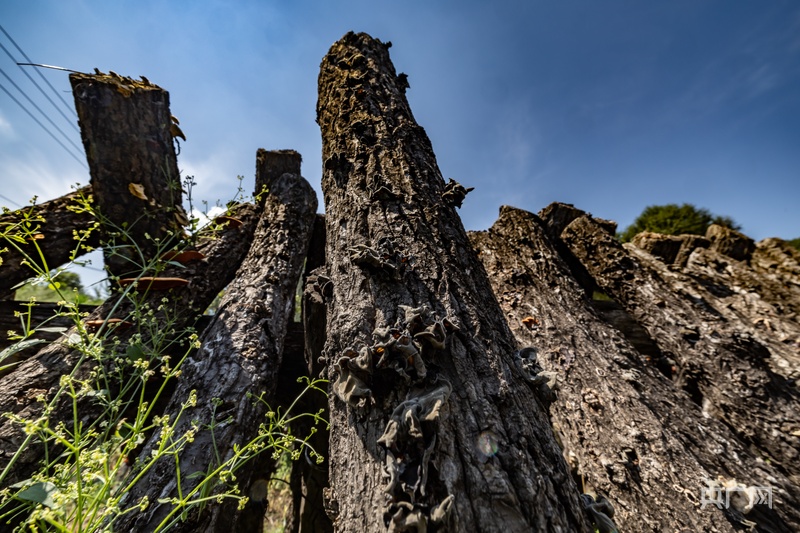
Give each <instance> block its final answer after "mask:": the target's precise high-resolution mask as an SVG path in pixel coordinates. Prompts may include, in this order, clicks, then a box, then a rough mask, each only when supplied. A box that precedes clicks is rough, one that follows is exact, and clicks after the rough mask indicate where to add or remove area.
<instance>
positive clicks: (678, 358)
mask: <svg viewBox="0 0 800 533" xmlns="http://www.w3.org/2000/svg"><path fill="white" fill-rule="evenodd" d="M558 210H560V205H559V204H554V205H552V206H550V207H548V208H546V209H545V210H544V211H543V218H547V217H549V216H550V213H552V212H556V211H558ZM559 235H560V239H561V240H562V241H563V242H564V243H565V244H566V246H567V247H568V248H569V250H570V251H571V253H572V254H574V257H575V258H577V259H578V260H579V261H580V262H581V264H582V265H583V266H584V267H585V268H586V269H587V270H588V271H589V272H590V273H591V274H592V276H594V280H595V281H596V283H597V285H598V286H599V287H600V290H602V291H603V292H604V293H606V294H607V295H609V296H610V297H612V298H613V299H614V300H616V301H617V302H618V303H619V304H620V305H621V306H623V307H624V308H625V310H626V311H627V312H628V314H630V315H631V316H632V317H633V318H634V319H635V320H636V321H637V322H638V323H639V324H640V325H642V326H643V327H644V328H645V329H646V330H647V332H648V334H649V335H650V337H651V338H652V339H653V341H654V342H655V343H656V344H657V345H658V348H659V351H660V355H659V356H658V357H657V358H656V359H654V360H653V364H654V365H655V366H657V367H659V368H660V369H661V370H662V372H663V373H664V374H665V375H666V376H667V377H668V378H670V379H672V380H674V381H675V385H676V386H677V387H679V388H681V389H683V390H684V391H685V392H686V393H687V394H688V395H689V396H690V397H691V398H692V400H693V401H694V403H695V404H696V405H697V406H698V407H700V408H701V409H702V411H703V413H704V414H705V415H706V416H709V417H713V418H716V419H718V420H720V421H722V422H723V423H725V424H726V425H727V426H728V427H729V428H730V429H731V431H732V432H733V434H735V435H736V436H737V438H738V439H739V441H740V442H741V443H742V444H743V445H744V446H745V447H747V448H749V449H750V451H751V453H753V454H755V455H761V456H764V457H766V458H769V459H770V461H771V463H772V465H773V466H777V467H778V468H779V469H780V470H782V471H783V472H784V473H786V474H788V475H789V476H792V478H793V479H794V480H795V482H797V480H798V479H800V477H798V476H800V463H799V462H798V458H799V457H800V455H799V454H800V452H799V451H798V450H800V437H798V436H797V435H793V434H792V433H791V431H792V428H799V427H800V413H799V412H798V411H799V408H800V394H799V393H798V392H797V390H796V389H795V388H794V387H793V386H791V384H790V383H788V382H787V380H786V379H785V378H784V377H783V376H781V375H780V374H778V373H777V372H776V371H775V370H774V369H773V368H771V365H772V362H771V355H772V353H771V352H770V350H769V349H768V348H767V347H766V346H765V345H764V344H761V343H760V342H758V340H757V339H756V337H755V336H754V335H752V334H751V333H749V332H748V331H747V329H749V328H750V327H752V326H750V325H749V324H747V323H746V322H744V321H742V320H741V319H740V318H738V317H735V316H733V315H731V314H729V313H728V312H727V311H726V310H725V309H724V307H722V306H720V305H719V303H720V302H719V301H718V297H717V296H714V294H713V292H711V291H708V290H707V289H703V288H702V286H700V285H699V284H697V282H696V281H695V280H693V279H692V278H691V277H688V276H683V275H680V274H679V273H677V272H672V271H670V270H668V269H666V267H663V268H662V269H660V270H659V269H658V268H653V266H654V265H651V266H648V265H647V263H646V258H643V257H637V254H636V253H635V250H632V249H628V248H626V247H623V246H622V244H621V243H620V242H619V241H617V240H616V239H615V238H614V235H613V234H611V233H610V232H608V231H606V229H604V228H603V227H602V226H601V225H600V224H598V222H597V221H596V220H595V219H593V218H592V217H590V216H588V215H586V214H580V216H578V217H576V218H574V220H572V221H570V222H568V224H567V225H566V226H565V227H563V228H562V230H561V231H560V232H559ZM700 251H701V252H702V253H706V252H709V251H708V250H700ZM645 255H647V256H648V257H651V258H652V256H650V255H649V254H645ZM690 262H691V261H690ZM659 263H660V262H659ZM662 265H663V264H662ZM718 307H719V308H718Z"/></svg>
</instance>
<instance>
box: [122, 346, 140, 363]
mask: <svg viewBox="0 0 800 533" xmlns="http://www.w3.org/2000/svg"><path fill="white" fill-rule="evenodd" d="M125 355H127V356H128V358H129V359H131V360H133V361H135V360H137V359H142V358H143V357H144V350H142V347H141V346H139V345H138V344H131V345H130V346H128V349H127V350H125Z"/></svg>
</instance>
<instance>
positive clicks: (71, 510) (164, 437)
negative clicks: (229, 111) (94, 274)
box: [0, 198, 325, 532]
mask: <svg viewBox="0 0 800 533" xmlns="http://www.w3.org/2000/svg"><path fill="white" fill-rule="evenodd" d="M75 208H76V209H85V210H90V211H93V207H92V205H91V199H89V198H84V199H82V200H81V201H80V205H78V206H76V207H75ZM30 212H31V213H32V212H33V211H32V210H31V211H30ZM95 216H97V217H98V218H99V217H100V215H99V214H97V213H95ZM23 218H24V217H23ZM42 222H43V220H40V219H36V220H34V219H32V218H31V217H28V218H27V219H25V218H24V220H23V221H22V222H20V223H19V224H15V225H13V226H9V227H5V228H0V238H2V239H4V240H5V241H6V242H7V243H8V245H9V246H13V247H16V248H17V249H18V250H20V252H21V253H23V254H27V255H25V256H24V257H25V263H26V265H27V266H28V267H29V268H30V269H31V271H32V274H33V275H34V276H35V278H36V280H37V283H39V284H41V285H44V286H45V287H46V288H47V290H50V291H52V292H53V293H54V294H55V295H57V297H58V298H59V300H58V301H59V304H60V306H59V307H60V309H59V311H58V313H59V315H61V316H65V317H69V318H70V319H71V321H72V324H73V328H72V330H71V332H70V333H69V335H68V337H67V338H66V339H65V340H64V341H62V342H65V343H66V344H67V345H68V346H69V348H70V350H71V351H72V353H73V354H75V355H76V357H75V363H74V364H73V365H72V366H71V367H70V368H69V371H68V372H66V373H64V374H63V375H62V376H61V378H60V381H59V383H58V387H57V390H56V391H55V393H54V394H52V395H50V396H45V394H41V395H39V396H38V397H37V398H36V401H37V402H38V403H39V404H40V406H41V409H40V412H41V415H40V416H33V417H25V416H20V415H18V414H14V413H10V412H8V413H3V416H4V417H5V418H7V419H9V420H10V421H11V422H12V423H13V424H15V425H17V426H18V427H20V428H22V429H23V430H24V435H25V438H24V441H23V442H22V443H21V445H20V446H19V448H18V449H17V451H16V453H15V454H14V455H13V457H12V458H11V460H10V461H9V463H8V464H7V466H6V468H5V469H4V470H3V471H2V472H0V523H3V524H5V523H7V521H9V520H11V521H12V522H16V523H17V530H18V531H59V532H62V531H81V532H94V531H107V530H110V529H112V528H113V524H114V522H115V520H117V519H118V518H119V517H121V516H123V515H125V514H127V513H131V512H137V511H141V510H144V509H146V508H147V507H148V506H149V505H151V504H152V503H154V502H149V501H147V500H146V499H143V500H141V501H135V502H130V501H127V500H126V495H127V494H128V493H129V491H130V489H131V487H133V486H134V485H135V484H136V483H137V481H138V480H140V479H141V478H142V476H144V475H145V474H146V473H147V472H148V471H149V470H150V469H152V468H153V467H154V466H155V465H156V464H157V463H161V462H163V461H162V460H163V459H164V458H167V459H169V460H171V463H172V464H174V468H175V471H174V475H175V478H176V480H177V484H178V494H177V495H176V496H175V497H173V498H169V499H165V500H160V501H159V503H161V504H166V505H169V506H170V511H169V513H168V515H167V516H166V518H164V520H163V521H162V522H161V523H160V524H158V525H157V527H156V529H155V531H167V530H169V529H170V528H171V527H173V526H174V525H175V524H177V523H178V522H180V521H181V520H183V519H185V518H186V517H187V516H188V513H189V512H190V511H191V510H192V509H195V508H199V509H202V507H204V506H206V505H208V504H209V503H210V502H214V501H220V500H223V499H227V498H233V499H236V500H238V502H239V504H240V506H243V505H244V504H245V503H246V502H247V496H246V495H242V494H239V491H238V487H237V485H236V483H235V481H236V473H237V472H238V471H240V470H241V469H242V468H243V467H244V466H245V465H246V464H248V462H249V461H251V460H252V459H253V458H254V457H256V456H257V455H259V454H261V453H272V454H275V455H276V456H277V455H281V454H285V453H288V454H291V455H292V457H293V458H297V456H298V455H299V453H300V450H304V451H306V453H308V455H309V456H311V457H314V458H315V459H316V460H317V461H322V457H321V456H319V455H318V454H317V453H316V451H315V450H313V449H311V447H310V445H309V444H308V437H306V438H301V437H299V436H296V435H293V434H292V432H291V430H290V426H291V424H292V422H294V421H295V420H297V419H298V418H300V417H306V416H310V417H312V418H313V420H314V424H315V425H316V424H317V423H325V421H324V420H323V418H322V413H321V412H318V413H302V412H301V413H297V412H295V411H296V405H297V400H295V402H294V403H292V405H291V406H290V407H289V408H288V409H287V410H286V411H285V412H281V410H279V409H270V408H269V406H265V408H266V410H267V412H268V414H267V416H266V417H265V419H264V422H263V423H262V424H261V426H260V428H259V431H258V434H257V436H256V437H255V438H253V439H252V440H251V441H250V442H247V443H245V444H244V445H242V446H238V447H236V448H235V449H234V453H233V454H232V456H231V457H230V458H227V459H225V458H223V457H221V454H219V453H214V458H213V460H212V461H211V462H210V463H209V465H208V466H207V468H206V470H205V471H204V472H201V473H200V474H193V475H192V481H193V483H192V487H193V488H191V490H188V489H187V490H182V487H183V483H182V480H184V479H186V478H187V475H186V473H185V472H182V471H181V467H180V461H179V460H178V458H179V457H180V454H181V451H182V450H183V449H184V448H185V447H186V445H187V444H188V443H190V442H191V441H192V440H193V439H194V438H196V437H197V435H198V434H199V433H200V432H209V433H210V434H211V437H212V440H213V439H214V436H215V431H216V430H217V426H218V425H219V423H221V422H222V420H218V419H217V416H216V407H217V405H216V404H213V407H214V409H213V412H214V416H213V417H212V419H211V420H210V421H209V422H208V423H204V424H201V423H200V422H197V421H194V420H193V421H192V423H191V424H190V429H189V430H188V431H184V432H183V433H180V434H179V433H178V432H177V431H176V428H177V427H178V424H179V422H181V421H182V420H184V419H187V418H188V419H190V420H191V419H192V418H191V417H192V413H193V410H194V409H195V408H196V402H197V397H196V395H195V394H194V393H192V394H190V396H189V398H188V399H186V400H185V401H184V402H183V403H182V405H181V408H180V410H179V411H178V412H177V413H159V412H158V411H157V406H158V405H159V404H160V400H162V399H163V398H164V397H165V396H166V395H167V394H168V391H169V385H170V384H171V383H172V382H174V380H176V379H177V378H178V376H179V375H180V373H181V368H182V365H183V363H184V361H185V360H186V358H187V357H188V356H189V355H190V354H191V353H192V351H193V350H196V349H197V348H199V346H200V340H199V338H198V336H197V334H196V332H195V331H194V329H193V328H191V327H179V326H178V324H179V321H178V316H179V314H180V313H181V312H182V311H183V310H181V309H179V308H178V307H177V306H176V305H175V304H174V302H171V301H170V299H169V298H168V297H165V298H162V299H160V300H158V301H154V300H153V298H147V297H146V295H145V294H142V293H140V292H138V291H137V289H136V286H135V285H128V286H127V287H125V288H124V289H122V290H120V291H119V292H118V293H117V294H115V295H114V296H113V298H114V300H112V301H110V302H109V303H108V304H107V305H109V306H113V307H112V308H111V310H110V312H109V313H108V315H107V316H112V315H113V314H115V312H117V311H120V310H127V309H130V311H129V312H128V314H127V316H126V317H125V320H129V321H130V322H131V323H132V324H134V325H135V328H136V329H135V331H134V332H133V333H132V334H131V335H130V336H129V337H127V338H126V341H125V342H124V343H123V342H121V341H120V339H119V338H118V337H117V336H116V335H115V330H114V328H113V327H112V325H111V323H109V322H108V321H106V322H104V323H103V324H102V325H101V326H99V327H98V328H96V329H91V328H89V327H88V326H87V324H86V323H85V318H86V315H85V313H81V312H80V311H79V308H78V306H77V305H76V303H75V302H74V301H69V299H68V296H69V295H70V294H74V292H75V287H74V286H73V287H71V288H70V287H69V286H68V284H65V283H59V281H57V280H58V279H62V281H63V270H52V269H51V268H50V265H47V264H46V261H45V259H44V254H43V253H41V252H42V251H41V249H40V248H39V247H38V243H37V241H36V240H32V241H31V240H29V239H28V238H27V237H29V236H30V235H31V234H33V233H35V232H36V231H37V227H38V225H39V224H41V223H42ZM103 223H104V224H108V221H106V220H103ZM129 229H130V228H129V227H126V228H119V227H117V228H114V229H113V231H112V234H116V236H117V237H118V238H119V239H120V241H121V242H122V243H123V244H119V245H117V244H115V242H113V241H112V242H108V243H106V252H107V253H110V254H112V255H114V254H117V255H118V256H120V257H125V258H127V259H128V260H129V261H131V264H132V267H131V268H135V269H137V272H139V277H141V276H142V275H144V274H145V273H148V274H151V273H156V274H157V273H158V272H160V271H162V270H163V269H164V268H165V267H166V265H167V264H168V263H167V262H165V261H162V260H159V259H150V260H148V259H146V258H145V256H144V254H143V253H142V250H141V248H140V247H139V245H138V244H137V243H136V242H135V241H134V240H133V239H132V238H131V236H130V233H129ZM83 237H84V238H85V236H83ZM154 241H155V245H156V249H157V251H158V253H157V254H156V256H155V257H160V255H161V253H162V252H165V251H167V250H170V249H174V248H175V247H176V246H182V245H183V244H181V242H180V240H179V239H177V238H175V239H173V238H167V239H164V240H158V239H154ZM82 242H83V239H82V238H80V237H79V238H78V246H80V245H81V244H82ZM25 243H28V245H27V246H24V244H25ZM131 252H132V253H131ZM112 302H113V303H112ZM26 305H27V306H28V307H29V309H30V308H31V307H33V306H35V305H36V299H35V297H34V298H31V299H30V301H29V302H28V304H26ZM19 316H20V321H21V330H20V332H18V333H16V334H15V336H14V338H13V340H15V341H16V343H15V344H14V345H13V346H12V347H11V348H10V349H9V350H7V351H4V352H3V354H0V365H2V359H3V357H6V356H8V355H10V354H12V353H13V352H14V351H15V350H16V351H19V349H20V348H22V347H29V346H32V345H33V344H32V342H33V341H36V342H44V341H38V340H37V339H33V338H32V336H33V334H34V333H35V331H36V330H37V328H38V329H41V326H40V325H36V324H32V323H31V318H30V317H31V314H30V312H28V313H27V314H26V313H20V315H19ZM45 327H46V326H45ZM305 383H306V387H305V389H304V391H303V393H301V396H302V395H304V394H307V393H309V392H310V391H319V392H323V393H324V391H323V388H322V384H323V383H324V381H323V380H319V379H317V380H310V379H307V378H306V379H305ZM248 398H250V401H253V402H263V398H262V397H260V396H253V395H248ZM298 399H299V398H298ZM65 407H66V409H65ZM86 408H91V409H92V410H93V412H96V414H97V416H96V417H94V418H93V419H92V420H93V421H90V422H88V421H87V418H86V416H85V413H84V412H82V410H84V409H86ZM64 412H66V413H68V416H67V417H62V418H59V417H58V416H56V413H64ZM312 431H313V430H312ZM153 435H156V436H157V437H158V446H157V447H156V448H155V449H154V450H153V452H152V453H150V454H147V455H146V456H142V455H138V457H136V460H135V461H131V459H130V458H132V457H135V456H137V454H138V452H139V451H140V447H141V444H142V443H143V442H145V441H146V440H147V439H149V438H151V436H153ZM309 437H310V435H309ZM33 446H39V447H43V449H44V460H43V462H42V466H41V468H40V469H39V470H38V471H36V472H35V473H34V474H33V475H32V476H31V477H30V478H29V479H26V480H24V481H21V482H19V483H14V484H10V485H9V484H8V483H7V481H6V480H7V479H9V477H10V475H11V473H12V472H13V469H14V465H15V463H16V462H17V461H18V460H19V458H20V457H22V456H23V455H24V454H25V453H26V451H27V450H28V449H30V448H31V447H33ZM215 452H216V448H215ZM194 476H196V477H194Z"/></svg>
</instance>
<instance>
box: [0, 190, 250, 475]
mask: <svg viewBox="0 0 800 533" xmlns="http://www.w3.org/2000/svg"><path fill="white" fill-rule="evenodd" d="M236 213H237V216H238V217H239V218H240V219H241V220H242V222H243V225H242V226H241V227H240V228H238V229H227V230H225V231H224V232H222V234H221V235H211V236H208V238H206V239H203V238H201V240H200V245H199V247H198V249H199V251H200V252H202V253H203V254H204V255H205V256H206V258H205V259H204V260H202V261H193V262H191V263H188V264H187V265H185V267H184V268H181V269H178V268H177V267H169V268H167V270H165V272H164V275H165V276H170V275H173V276H182V277H185V278H186V279H189V280H191V282H190V284H189V285H187V286H185V287H181V288H177V289H172V290H171V291H170V293H168V294H167V295H166V297H168V299H169V302H168V303H167V304H164V305H165V310H163V311H161V310H158V311H156V312H155V313H154V317H153V318H154V319H155V320H156V323H155V324H144V325H142V327H132V328H130V329H128V330H124V331H121V330H119V329H117V330H115V332H113V333H112V334H111V335H110V336H109V337H108V339H107V342H106V348H105V349H107V350H110V349H113V341H114V339H115V338H116V339H119V340H120V342H121V347H122V350H123V353H124V350H125V348H127V344H128V341H129V340H130V339H131V337H132V336H133V335H135V334H140V335H141V336H142V338H141V339H140V340H138V341H137V342H138V343H139V344H141V345H142V346H144V347H145V349H147V346H148V343H149V342H150V340H151V333H152V332H153V331H158V330H159V329H165V328H174V329H175V330H176V331H181V330H183V329H184V328H186V327H188V326H191V325H192V324H194V322H195V321H196V320H197V318H198V316H200V315H201V314H202V313H203V311H205V309H206V308H207V307H208V305H209V304H210V303H211V301H212V300H213V299H214V298H215V297H216V296H217V294H219V292H220V291H221V290H222V289H223V288H224V287H225V285H227V284H228V282H230V280H231V279H232V278H233V275H234V273H235V272H236V268H237V266H238V265H239V264H240V263H241V261H242V259H243V258H244V256H245V254H246V252H247V250H248V248H249V245H250V242H251V240H252V235H253V231H254V229H255V225H256V216H255V213H254V211H253V208H252V206H250V205H243V206H240V207H239V208H238V209H237V210H236ZM164 297H165V293H163V292H152V291H151V292H148V293H147V294H145V296H144V303H147V304H149V305H150V307H151V308H152V309H154V310H156V309H157V308H158V307H159V306H160V305H161V304H162V298H164ZM117 301H118V298H117V297H112V298H109V299H108V300H107V301H106V302H105V303H104V304H103V305H101V306H100V307H98V308H97V310H96V311H95V312H94V313H92V315H90V316H89V317H88V319H87V320H98V319H101V320H102V319H105V318H122V319H126V320H129V321H131V320H135V319H134V318H133V317H132V311H133V304H132V303H131V302H130V301H129V300H127V299H125V298H124V297H123V300H122V301H121V302H119V304H117ZM112 312H113V316H111V313H112ZM134 326H137V324H134ZM75 332H76V330H75V328H73V329H71V330H70V331H68V332H67V333H66V334H65V335H64V337H62V339H61V341H60V342H56V343H53V344H51V345H49V346H47V347H46V348H44V349H42V350H41V351H40V352H39V353H38V354H36V356H34V357H32V358H30V359H28V360H26V361H25V362H24V363H22V364H21V365H20V366H18V367H17V368H16V369H15V370H14V371H12V372H11V373H10V374H8V375H6V376H4V377H3V378H2V379H1V380H0V412H2V413H7V412H8V413H15V414H18V415H20V416H22V417H25V418H28V419H32V418H33V419H35V418H37V417H39V416H41V414H42V407H43V405H42V404H41V403H39V402H37V401H36V397H37V396H39V395H43V396H44V397H45V399H46V401H48V402H49V401H50V400H51V399H52V398H53V395H54V394H55V393H56V391H57V390H58V389H59V380H60V378H61V376H63V375H65V374H69V373H70V372H72V371H73V369H75V368H76V365H79V366H78V367H77V369H76V370H75V372H76V374H75V375H76V378H77V379H88V377H89V373H90V372H91V371H92V369H93V367H94V366H95V364H96V362H95V361H93V360H83V358H81V356H80V354H79V353H78V352H76V351H73V350H72V349H71V348H70V346H69V344H68V341H67V339H68V338H69V336H70V335H71V334H73V333H75ZM101 332H102V331H100V332H98V333H101ZM68 403H69V402H66V401H62V402H60V403H59V404H58V405H57V407H56V409H55V411H54V412H53V413H52V414H51V415H50V416H51V427H55V426H56V424H57V422H58V421H64V422H66V423H67V425H68V427H71V425H72V411H71V405H68ZM97 414H98V412H97V405H96V404H95V403H92V402H91V400H90V398H87V397H84V398H83V401H82V403H81V409H80V422H81V423H82V424H84V427H85V428H88V427H90V426H92V425H93V424H95V423H96V416H97ZM24 440H25V432H24V431H23V428H22V427H20V426H19V425H17V424H15V423H12V422H11V421H10V420H8V419H7V418H4V419H2V421H0V486H3V487H7V486H8V485H10V484H13V483H15V482H17V481H20V480H24V479H27V478H28V477H29V476H30V475H31V473H32V472H34V471H35V470H36V469H37V468H39V467H40V466H41V464H40V462H41V460H42V459H43V457H44V456H43V453H44V451H43V448H42V446H40V445H37V444H35V443H32V444H31V445H29V446H28V447H27V448H26V450H25V452H24V453H23V454H22V455H21V456H20V457H19V458H18V459H17V460H16V462H15V463H14V464H10V461H11V460H12V457H13V456H14V454H15V453H16V451H17V450H18V449H19V448H20V445H21V444H22V443H23V441H24ZM51 452H52V450H51Z"/></svg>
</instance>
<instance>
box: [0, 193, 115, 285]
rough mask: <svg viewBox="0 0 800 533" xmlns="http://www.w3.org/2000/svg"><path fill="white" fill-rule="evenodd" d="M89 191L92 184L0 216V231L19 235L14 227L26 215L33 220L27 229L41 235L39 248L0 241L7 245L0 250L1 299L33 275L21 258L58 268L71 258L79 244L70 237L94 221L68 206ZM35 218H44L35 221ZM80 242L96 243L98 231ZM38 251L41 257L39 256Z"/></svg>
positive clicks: (1, 245) (96, 244)
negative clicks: (17, 247)
mask: <svg viewBox="0 0 800 533" xmlns="http://www.w3.org/2000/svg"><path fill="white" fill-rule="evenodd" d="M91 193H92V188H91V187H88V186H87V187H82V188H80V189H78V190H77V191H74V192H71V193H69V194H65V195H64V196H61V197H59V198H56V199H55V200H50V201H48V202H44V203H41V204H36V205H33V206H29V207H24V208H22V209H18V210H16V211H12V212H10V213H6V214H3V215H0V234H2V233H6V232H7V231H8V232H9V233H10V235H18V234H19V233H20V231H19V230H17V229H15V228H14V227H15V226H17V225H19V224H21V223H23V221H24V220H25V219H26V218H28V219H33V220H34V221H33V222H31V227H30V231H32V232H33V233H35V234H37V235H41V239H40V240H38V241H37V244H38V245H39V250H38V251H37V249H36V247H35V246H34V244H33V242H32V241H30V240H28V241H26V242H25V243H20V242H15V243H14V244H16V246H19V247H20V250H17V249H16V248H15V247H14V245H12V244H11V243H6V242H2V241H0V249H2V248H7V250H6V251H2V252H0V260H1V261H2V263H0V300H2V299H5V298H8V297H10V296H11V295H12V293H13V292H14V291H12V290H11V289H12V288H13V287H14V286H16V285H18V284H20V283H22V282H23V281H25V280H26V279H28V278H30V277H32V276H33V275H34V273H33V272H32V271H31V269H30V267H29V266H26V265H23V264H22V260H23V259H25V258H26V256H27V257H28V258H29V260H33V261H34V262H35V263H36V264H37V265H38V266H39V267H40V268H42V269H53V268H57V267H59V266H61V265H63V264H64V263H66V262H67V261H70V260H71V259H73V257H72V254H73V251H74V250H75V248H76V246H77V244H78V242H77V241H76V240H75V239H74V238H73V236H74V235H75V234H76V233H77V234H80V235H84V234H85V233H86V232H87V231H88V230H89V229H90V228H93V227H94V225H95V223H96V220H95V218H94V217H93V216H92V215H91V214H90V213H87V212H80V213H76V212H74V211H71V210H70V207H73V206H77V205H78V202H79V200H80V199H81V198H85V197H88V196H90V195H91ZM38 218H43V219H44V220H43V221H41V222H39V221H36V219H38ZM83 244H85V245H86V246H90V247H92V248H94V247H97V246H99V244H100V236H99V233H98V232H97V231H93V232H90V233H89V236H88V238H87V239H86V240H84V241H83ZM40 252H41V254H42V257H40V256H39V253H40ZM84 253H86V250H85V249H80V250H78V251H77V252H76V253H75V257H79V256H81V255H83V254H84ZM42 259H43V260H44V262H42Z"/></svg>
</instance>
